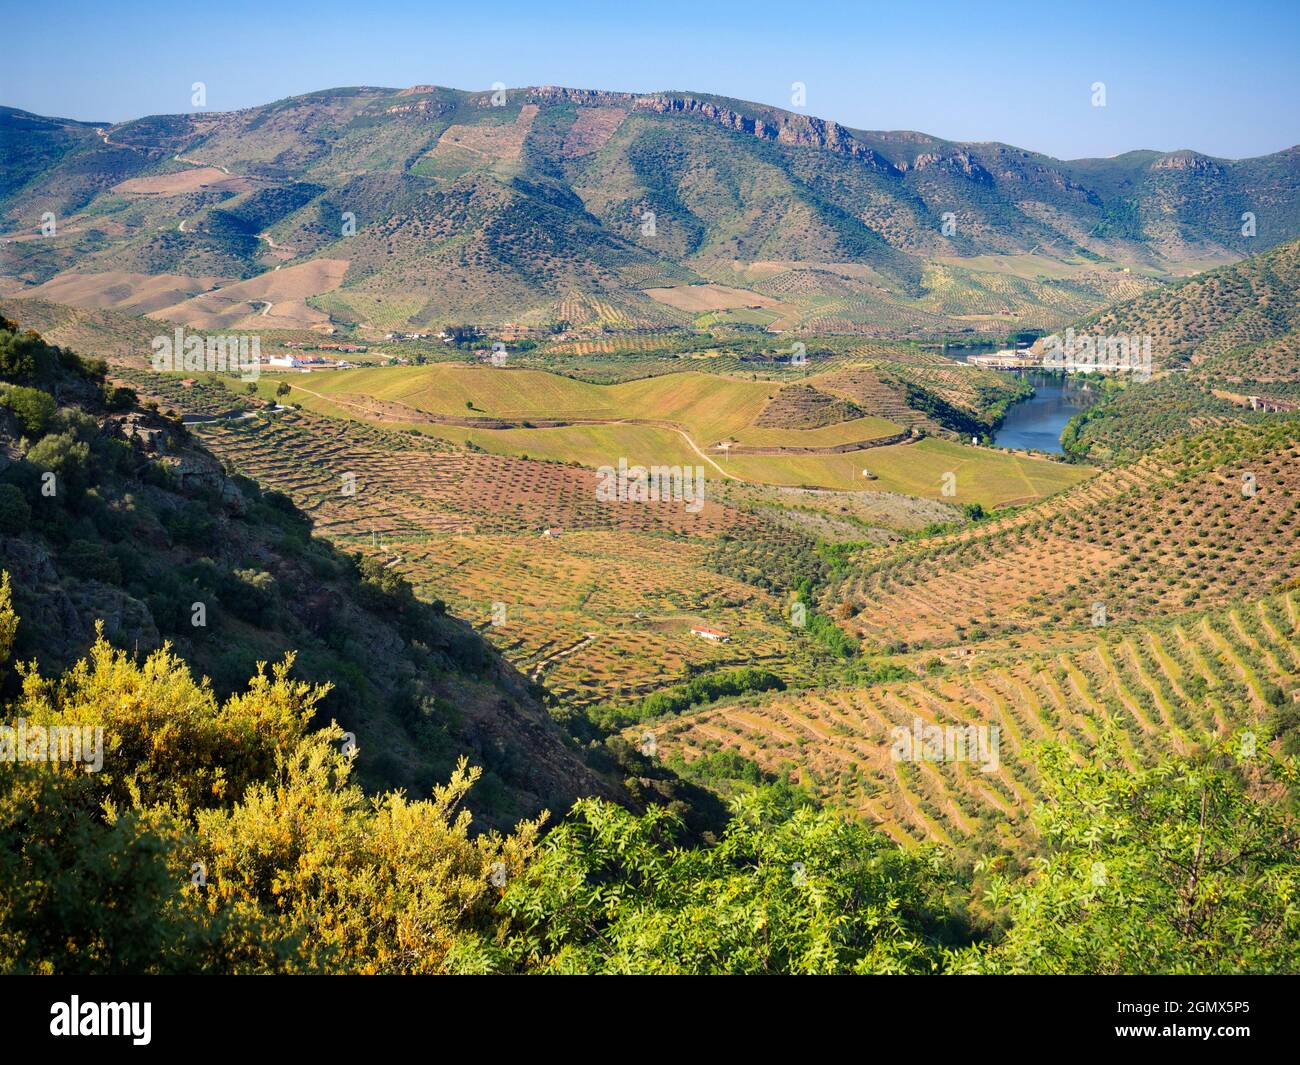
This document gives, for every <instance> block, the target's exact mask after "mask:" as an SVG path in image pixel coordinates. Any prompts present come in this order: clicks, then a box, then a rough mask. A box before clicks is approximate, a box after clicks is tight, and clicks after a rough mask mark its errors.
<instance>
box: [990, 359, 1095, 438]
mask: <svg viewBox="0 0 1300 1065" xmlns="http://www.w3.org/2000/svg"><path fill="white" fill-rule="evenodd" d="M1014 372H1015V373H1017V374H1018V375H1019V376H1020V377H1021V378H1023V379H1027V380H1028V381H1029V383H1030V384H1031V385H1033V386H1034V394H1033V396H1032V397H1031V398H1029V399H1024V400H1021V401H1020V402H1019V403H1013V404H1012V405H1011V407H1009V408H1008V410H1007V416H1006V418H1005V419H1004V420H1003V422H1002V426H1001V428H999V429H998V431H997V432H996V433H995V434H994V436H993V444H994V446H995V447H1011V448H1024V449H1029V450H1034V451H1051V452H1055V453H1057V454H1059V453H1060V451H1061V433H1062V432H1063V431H1064V429H1065V423H1066V422H1068V421H1069V420H1070V419H1071V418H1073V417H1074V416H1075V415H1076V414H1078V413H1079V412H1080V411H1081V410H1086V409H1087V408H1088V407H1091V406H1092V405H1093V404H1094V403H1096V402H1097V400H1098V399H1100V398H1101V396H1100V391H1101V390H1100V389H1099V388H1098V387H1097V385H1096V384H1093V383H1089V382H1087V381H1080V380H1078V379H1076V378H1071V377H1066V376H1065V375H1064V374H1051V373H1042V372H1039V371H1036V370H1019V371H1014Z"/></svg>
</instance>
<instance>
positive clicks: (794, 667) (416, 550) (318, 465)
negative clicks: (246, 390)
mask: <svg viewBox="0 0 1300 1065" xmlns="http://www.w3.org/2000/svg"><path fill="white" fill-rule="evenodd" d="M199 431H200V432H201V433H202V435H203V438H204V441H205V443H207V444H208V446H209V447H210V448H211V449H212V450H213V451H214V452H216V453H217V454H218V455H220V456H221V457H222V458H223V459H224V460H225V461H227V462H228V463H230V464H231V465H232V466H233V467H234V468H235V469H237V470H239V471H240V472H242V473H245V474H247V475H249V476H252V477H255V478H257V479H258V480H259V481H260V482H262V483H263V484H265V485H266V486H268V487H270V488H276V489H279V490H281V491H283V492H286V493H287V494H289V495H290V496H291V497H292V498H293V499H294V500H295V502H297V503H298V504H299V505H300V506H301V507H303V509H304V510H306V511H307V512H308V513H309V514H311V515H312V517H313V519H314V521H315V524H316V529H317V531H318V532H319V533H321V534H323V535H326V536H328V537H330V538H331V539H333V540H335V541H336V542H339V543H341V544H344V545H351V546H352V547H354V548H356V549H359V550H361V551H363V552H365V553H368V554H373V555H376V556H377V557H380V558H382V559H383V560H384V561H385V562H386V563H387V564H388V565H390V566H391V567H393V568H395V569H397V570H398V571H399V572H401V573H402V574H403V575H404V576H406V577H407V578H408V579H409V580H410V581H411V583H412V585H413V586H414V588H415V589H416V591H417V594H419V595H420V596H421V597H422V598H425V599H428V600H440V601H442V602H443V603H445V604H446V606H447V608H448V610H450V611H451V612H452V613H454V614H456V615H458V616H461V617H464V618H465V619H467V620H468V621H470V622H471V623H472V624H474V625H476V626H477V627H479V628H480V629H481V631H482V632H483V633H484V635H485V636H487V637H488V639H490V640H491V641H492V642H493V643H494V644H496V645H497V646H498V647H499V648H500V649H501V650H502V651H503V653H505V655H506V656H507V658H509V659H510V661H511V662H512V663H513V664H514V665H516V666H517V667H518V668H520V669H521V670H522V671H524V672H525V673H527V674H528V675H530V676H532V677H533V678H534V679H537V680H542V681H544V682H545V683H546V685H547V687H548V688H549V689H550V690H551V692H552V693H553V694H554V695H555V696H557V697H558V698H560V699H562V700H563V701H564V702H565V703H566V704H567V705H570V706H575V707H581V706H585V705H588V704H590V703H593V702H607V701H619V700H630V699H636V698H640V697H642V696H644V695H647V694H649V693H650V692H652V691H654V690H656V689H657V688H660V687H663V686H665V685H668V684H673V683H678V682H680V681H681V680H682V679H683V678H684V677H686V676H687V675H689V674H690V673H693V672H696V671H699V670H711V669H725V668H731V667H734V666H737V665H741V664H752V663H760V664H763V665H768V666H772V667H776V668H779V669H780V671H781V672H782V674H783V675H784V676H786V677H787V678H788V679H789V680H790V681H791V682H798V681H799V680H800V679H803V680H808V679H810V678H811V677H812V672H811V667H810V665H809V661H810V659H811V657H812V656H813V653H814V649H813V648H812V647H810V646H809V644H808V640H807V638H806V637H804V636H803V635H802V634H800V633H796V632H792V631H791V627H790V624H789V621H788V619H787V617H786V613H785V608H784V604H782V603H781V602H780V601H779V600H778V598H777V597H776V596H775V595H774V594H773V593H771V592H769V591H765V590H763V589H760V588H756V587H754V586H752V585H749V584H746V583H744V582H742V581H739V580H734V579H731V578H727V577H724V576H721V575H720V574H718V573H717V572H715V571H714V570H713V569H711V568H710V566H709V553H710V545H713V544H716V543H717V538H718V536H719V535H722V534H724V533H725V534H727V535H732V536H753V535H757V534H758V533H759V532H760V531H761V529H762V525H761V523H760V519H758V518H756V517H754V516H751V515H748V514H746V513H743V512H741V511H739V510H737V509H735V508H733V507H731V506H728V505H726V504H723V503H717V502H713V501H707V502H706V503H705V505H704V507H703V509H702V510H701V511H700V512H699V513H698V514H697V513H692V512H691V511H689V510H686V509H685V508H684V507H683V505H682V504H681V503H680V502H670V501H667V500H665V501H662V502H658V503H656V502H646V503H634V502H626V503H617V502H615V503H608V502H600V501H599V500H598V498H597V495H596V491H595V488H596V477H595V474H594V473H593V472H592V471H590V470H586V469H580V468H574V467H569V466H562V465H557V464H554V463H542V462H535V461H529V460H525V459H518V458H511V457H506V456H497V455H488V454H482V453H477V452H472V451H464V450H458V449H453V448H452V447H451V446H450V445H447V444H445V443H443V442H441V441H438V440H435V439H431V438H428V437H425V436H422V435H420V434H414V433H402V432H393V431H391V430H385V429H382V428H379V427H376V426H370V425H365V424H363V423H359V422H353V421H348V420H343V419H333V418H327V417H324V416H321V415H317V414H314V413H312V412H309V411H286V412H283V413H280V414H276V415H261V416H258V417H255V418H249V419H246V420H243V421H233V422H213V423H206V424H204V425H203V426H202V427H201V428H200V430H199ZM544 529H549V530H551V534H549V535H543V530H544ZM697 626H699V627H711V628H715V629H721V630H723V631H725V632H726V634H727V635H728V637H729V640H728V641H727V642H725V643H714V642H710V641H707V640H703V639H701V638H700V637H699V636H697V635H694V634H692V632H691V629H692V627H697Z"/></svg>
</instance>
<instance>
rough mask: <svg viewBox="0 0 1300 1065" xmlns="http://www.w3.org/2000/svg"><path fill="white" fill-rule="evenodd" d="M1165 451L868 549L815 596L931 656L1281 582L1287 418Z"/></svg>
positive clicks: (1295, 450) (1295, 499) (1288, 487)
mask: <svg viewBox="0 0 1300 1065" xmlns="http://www.w3.org/2000/svg"><path fill="white" fill-rule="evenodd" d="M1232 433H1234V434H1235V435H1225V430H1219V431H1218V432H1217V433H1216V434H1214V435H1213V436H1206V437H1201V438H1198V439H1196V440H1192V441H1187V442H1182V443H1178V444H1175V445H1171V446H1170V447H1168V448H1166V449H1164V450H1162V451H1160V452H1157V453H1156V454H1155V455H1153V456H1152V457H1150V458H1149V459H1147V460H1144V461H1143V462H1141V463H1138V464H1136V465H1134V466H1132V467H1122V468H1120V469H1117V470H1115V471H1111V472H1110V473H1107V474H1105V475H1103V476H1101V477H1099V478H1097V479H1095V480H1094V481H1092V482H1090V483H1088V484H1086V485H1083V486H1080V487H1078V488H1075V489H1074V490H1073V491H1071V492H1068V493H1064V494H1062V495H1060V496H1058V497H1057V498H1055V499H1053V500H1050V501H1048V502H1047V503H1046V504H1045V505H1043V506H1041V507H1035V508H1031V509H1028V510H1026V511H1024V512H1022V513H1019V514H1017V515H1014V516H1012V517H1009V518H1007V519H1003V520H999V521H997V522H994V523H989V524H985V525H981V526H976V527H973V528H971V529H965V530H961V531H959V532H957V533H954V534H951V535H949V536H946V537H940V538H934V539H930V540H923V541H916V542H914V543H912V544H908V545H905V546H904V547H901V548H896V549H892V550H890V551H889V552H888V553H886V552H884V551H882V550H875V551H868V552H866V553H864V554H863V556H862V557H861V562H862V567H861V569H857V570H856V571H855V572H854V573H852V574H851V575H850V576H848V577H846V578H845V579H844V580H843V581H842V582H841V584H840V585H839V587H837V588H835V589H834V590H832V591H831V592H830V593H828V600H829V601H834V602H847V603H848V604H850V606H851V608H852V610H853V619H852V621H851V623H850V628H851V629H852V631H854V632H856V633H858V634H860V635H861V636H862V637H863V638H864V639H867V640H869V641H880V642H884V643H891V642H897V641H904V642H907V643H908V644H910V645H912V646H944V645H947V644H950V643H955V642H959V641H962V640H967V641H971V640H979V639H982V638H985V637H987V636H992V635H998V634H1007V633H1022V632H1027V631H1029V630H1032V629H1034V628H1037V627H1040V626H1048V625H1050V626H1053V627H1065V628H1079V627H1087V626H1089V625H1091V624H1093V623H1094V620H1093V619H1094V615H1096V614H1097V609H1098V607H1097V604H1100V606H1101V608H1102V609H1103V610H1104V617H1105V618H1106V619H1107V620H1108V621H1111V622H1114V621H1134V620H1143V619H1146V618H1152V617H1156V616H1158V615H1160V614H1165V613H1170V612H1176V611H1180V610H1185V609H1187V608H1188V607H1190V606H1193V605H1212V604H1214V603H1223V602H1226V601H1228V600H1229V599H1232V598H1234V597H1236V596H1238V595H1240V594H1241V592H1242V590H1243V589H1245V588H1254V589H1257V590H1259V591H1260V592H1264V591H1268V590H1270V589H1274V588H1276V587H1278V586H1279V585H1280V584H1282V583H1284V582H1286V581H1287V580H1290V579H1292V574H1293V573H1294V567H1295V563H1296V561H1297V559H1298V558H1300V555H1298V552H1300V422H1297V421H1295V420H1291V421H1288V422H1284V423H1281V424H1279V425H1276V426H1272V427H1268V428H1263V429H1256V430H1251V429H1245V428H1242V429H1236V430H1233V431H1232Z"/></svg>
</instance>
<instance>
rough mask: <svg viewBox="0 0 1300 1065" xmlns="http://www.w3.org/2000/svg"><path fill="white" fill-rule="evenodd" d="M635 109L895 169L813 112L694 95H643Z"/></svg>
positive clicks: (842, 129) (836, 123) (879, 167)
mask: <svg viewBox="0 0 1300 1065" xmlns="http://www.w3.org/2000/svg"><path fill="white" fill-rule="evenodd" d="M632 109H633V110H634V111H648V112H651V113H654V114H661V115H662V114H685V115H698V116H699V117H701V118H706V119H708V120H709V121H711V122H715V123H717V124H718V125H720V126H726V127H727V128H728V129H734V130H736V131H737V132H740V133H748V134H749V135H750V136H753V137H757V138H758V139H759V140H766V141H772V142H774V143H776V144H785V145H789V146H791V147H798V148H821V149H824V150H825V151H830V152H836V153H837V154H839V155H847V156H849V157H850V158H853V159H859V160H861V161H862V162H864V163H866V164H868V165H869V166H872V167H876V168H878V169H880V170H895V169H896V168H895V167H894V165H893V164H892V163H890V162H889V161H888V160H887V159H885V158H884V157H883V156H881V155H880V154H878V153H877V152H876V151H874V150H873V149H871V148H868V147H867V146H866V145H865V144H863V143H862V142H861V141H859V140H857V139H856V138H855V137H854V136H853V134H852V133H850V132H849V131H848V130H847V129H846V128H845V127H844V126H841V125H840V124H839V123H838V122H831V121H829V120H827V119H823V118H813V117H812V116H810V115H794V114H789V113H787V112H771V113H769V114H768V116H767V117H764V118H756V117H753V116H751V115H746V114H742V113H741V112H739V111H734V110H732V109H731V108H728V107H723V106H721V105H719V104H715V103H712V102H710V101H708V100H701V99H699V98H697V97H694V96H642V97H640V98H639V99H637V101H636V103H635V104H633V107H632Z"/></svg>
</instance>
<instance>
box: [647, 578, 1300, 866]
mask: <svg viewBox="0 0 1300 1065" xmlns="http://www.w3.org/2000/svg"><path fill="white" fill-rule="evenodd" d="M1022 657H1023V656H1022ZM1298 695H1300V595H1298V594H1297V593H1296V592H1295V591H1290V592H1286V593H1284V594H1281V595H1277V596H1271V597H1267V598H1263V599H1257V600H1250V601H1245V602H1241V603H1238V604H1236V605H1234V606H1232V607H1230V608H1225V609H1222V610H1218V611H1212V612H1209V611H1207V612H1195V613H1188V614H1185V615H1183V616H1181V617H1179V618H1177V619H1176V620H1174V621H1170V622H1162V623H1159V624H1153V625H1147V626H1132V627H1126V628H1123V629H1121V630H1119V631H1117V632H1114V633H1107V634H1106V635H1105V637H1104V638H1101V639H1097V638H1089V639H1085V640H1081V641H1079V642H1078V643H1077V645H1075V646H1071V647H1069V648H1067V649H1061V650H1058V651H1055V652H1051V651H1048V652H1042V653H1037V654H1034V655H1031V656H1028V660H1022V661H1019V662H1016V663H1015V664H1006V663H1004V662H998V661H992V662H989V663H987V664H985V663H984V662H982V661H981V659H980V658H979V657H976V658H974V659H971V660H969V661H968V662H967V663H966V666H965V668H960V667H957V668H952V667H950V668H947V669H941V670H940V671H939V673H938V675H936V676H927V677H924V678H922V679H919V680H914V681H909V682H900V683H893V684H884V685H879V686H877V687H873V688H866V689H848V690H827V691H821V692H816V693H812V692H805V693H800V694H794V695H792V694H788V693H780V694H774V695H764V696H750V697H747V698H746V699H744V700H741V701H739V702H735V703H732V704H729V705H725V706H719V707H717V708H712V709H706V710H703V711H700V712H698V713H694V714H687V715H683V716H681V717H677V718H673V719H670V720H668V721H666V722H660V723H658V724H657V725H655V726H654V727H653V728H652V729H650V731H652V732H653V733H654V734H655V736H656V742H657V744H658V746H659V748H660V749H661V750H663V751H665V752H666V753H667V754H669V755H671V754H674V753H679V754H681V755H683V756H684V757H685V758H686V759H687V760H688V761H689V760H693V759H695V758H698V757H700V756H702V755H705V754H711V753H714V752H717V751H734V752H737V753H738V754H740V755H742V756H743V757H745V758H749V759H752V760H754V761H756V762H757V763H759V764H760V765H761V766H763V767H764V768H766V769H769V770H771V771H773V772H778V773H781V774H789V775H791V776H793V777H797V778H798V779H799V780H801V781H802V782H803V783H804V784H806V785H807V786H809V787H811V788H812V789H813V790H814V791H815V792H816V793H817V794H819V795H821V796H822V797H824V798H825V799H826V800H827V801H829V802H831V803H833V804H834V805H836V806H839V807H843V808H846V809H851V810H854V811H857V812H858V813H860V814H861V815H862V816H864V817H867V818H869V819H870V820H872V821H874V822H876V823H877V824H879V825H880V826H881V827H882V828H883V829H884V830H885V831H886V832H888V833H889V834H890V835H891V836H893V837H894V838H895V839H898V840H901V841H921V840H927V839H928V840H937V841H940V842H943V843H948V844H960V843H962V842H963V841H965V840H968V839H971V838H973V837H978V838H980V839H981V840H983V841H996V842H997V843H998V844H1000V845H1002V846H1005V847H1007V848H1008V849H1012V850H1015V851H1017V852H1021V853H1023V852H1024V851H1025V850H1026V849H1027V848H1028V847H1029V846H1030V845H1031V844H1032V837H1033V828H1032V825H1031V824H1030V822H1029V821H1028V819H1027V817H1028V813H1029V809H1030V806H1031V804H1032V802H1033V800H1034V796H1035V793H1036V790H1037V778H1036V773H1035V770H1034V768H1033V764H1032V762H1031V761H1030V760H1029V759H1028V758H1027V757H1026V755H1027V748H1028V747H1029V746H1030V745H1032V744H1034V743H1036V742H1039V741H1044V740H1054V741H1058V742H1064V743H1066V744H1068V745H1069V746H1070V747H1071V748H1072V749H1073V750H1075V751H1076V752H1077V753H1078V755H1079V756H1080V757H1081V758H1082V757H1084V756H1086V755H1087V754H1088V753H1089V752H1090V751H1091V749H1092V747H1093V746H1094V745H1095V743H1096V741H1097V739H1098V738H1099V736H1100V734H1101V730H1102V729H1106V728H1111V729H1114V730H1115V734H1116V735H1117V737H1118V739H1119V742H1120V747H1121V750H1122V751H1123V753H1124V757H1125V759H1126V760H1127V761H1129V762H1130V763H1131V764H1133V765H1139V764H1150V763H1151V762H1152V761H1153V760H1154V759H1155V758H1156V757H1157V756H1159V755H1160V754H1162V753H1166V752H1168V751H1170V750H1174V751H1181V752H1186V751H1189V750H1191V749H1192V748H1193V747H1195V746H1196V745H1197V744H1200V743H1202V742H1203V741H1204V738H1205V736H1206V734H1207V733H1222V732H1224V731H1226V730H1228V729H1229V728H1232V727H1240V726H1246V725H1252V724H1255V725H1259V726H1261V728H1260V732H1259V742H1260V743H1263V742H1266V738H1267V731H1266V728H1265V726H1266V724H1267V721H1268V718H1269V717H1270V715H1272V714H1273V713H1274V712H1275V711H1276V710H1277V709H1278V707H1279V706H1281V705H1284V704H1285V703H1287V702H1289V701H1291V700H1292V699H1293V698H1294V697H1296V696H1298ZM917 722H920V723H921V727H924V726H932V725H937V726H940V727H947V726H953V727H955V728H959V729H965V728H967V727H968V726H971V725H975V726H996V727H997V729H998V741H997V745H998V751H999V755H998V758H997V764H996V768H994V767H993V761H992V759H985V760H984V761H983V762H982V763H981V761H980V760H979V759H978V758H976V757H971V758H967V759H953V758H948V759H936V760H927V759H924V758H921V759H918V760H914V761H913V760H906V759H896V758H895V757H894V749H895V746H896V743H897V737H898V733H896V732H895V731H894V730H897V729H901V730H903V731H904V732H906V733H909V734H915V729H916V728H917V727H918V726H917ZM638 731H642V730H638ZM989 735H990V737H991V733H990V734H989ZM969 749H970V751H972V752H975V751H976V750H977V748H976V747H975V746H974V745H972V747H971V748H969ZM986 765H987V766H989V770H988V771H986V770H985V768H984V766H986Z"/></svg>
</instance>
